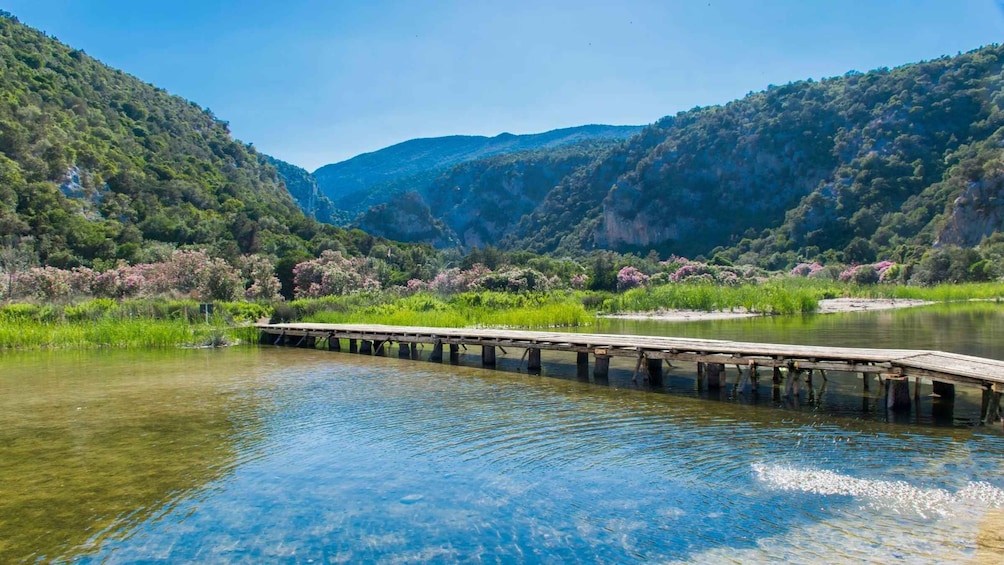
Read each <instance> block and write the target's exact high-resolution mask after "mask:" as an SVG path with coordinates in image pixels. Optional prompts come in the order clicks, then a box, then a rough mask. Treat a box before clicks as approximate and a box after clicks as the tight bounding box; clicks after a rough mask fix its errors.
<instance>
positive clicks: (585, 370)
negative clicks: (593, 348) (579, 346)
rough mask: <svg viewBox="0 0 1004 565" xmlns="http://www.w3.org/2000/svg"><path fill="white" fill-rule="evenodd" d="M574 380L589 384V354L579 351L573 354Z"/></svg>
mask: <svg viewBox="0 0 1004 565" xmlns="http://www.w3.org/2000/svg"><path fill="white" fill-rule="evenodd" d="M575 378H577V379H579V380H580V381H583V382H589V354H588V353H585V352H583V351H579V352H577V353H576V354H575Z"/></svg>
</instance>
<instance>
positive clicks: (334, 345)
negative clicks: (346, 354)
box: [328, 332, 342, 351]
mask: <svg viewBox="0 0 1004 565" xmlns="http://www.w3.org/2000/svg"><path fill="white" fill-rule="evenodd" d="M341 350H342V340H340V339H338V338H337V337H335V334H334V332H332V333H330V334H328V351H341Z"/></svg>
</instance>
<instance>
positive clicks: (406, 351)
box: [397, 343, 411, 359]
mask: <svg viewBox="0 0 1004 565" xmlns="http://www.w3.org/2000/svg"><path fill="white" fill-rule="evenodd" d="M397 357H398V359H408V358H409V357H411V344H408V343H398V344H397Z"/></svg>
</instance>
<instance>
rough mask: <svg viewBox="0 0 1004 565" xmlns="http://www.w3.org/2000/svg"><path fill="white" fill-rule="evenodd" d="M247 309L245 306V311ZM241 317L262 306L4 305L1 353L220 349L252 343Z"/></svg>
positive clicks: (108, 302) (143, 302)
mask: <svg viewBox="0 0 1004 565" xmlns="http://www.w3.org/2000/svg"><path fill="white" fill-rule="evenodd" d="M249 305H250V306H249ZM231 310H233V311H235V312H240V313H242V315H246V316H254V315H257V314H264V313H267V311H268V310H267V309H266V308H265V307H264V306H260V305H254V304H252V303H243V304H240V305H236V306H234V307H232V308H231V307H229V306H228V305H225V304H220V305H219V310H218V311H216V312H215V313H214V314H213V315H212V316H209V320H208V323H207V321H206V316H205V314H202V313H200V312H199V305H198V303H196V302H194V301H155V300H138V301H123V302H117V301H114V300H106V299H99V300H92V301H88V302H83V303H80V304H65V305H54V304H27V303H25V304H8V305H5V306H3V307H0V350H4V349H93V348H102V347H114V348H130V347H143V348H161V347H202V346H221V345H228V344H233V343H241V342H253V341H254V340H255V339H256V335H257V334H256V332H254V331H253V329H252V328H250V327H249V326H248V325H247V324H246V321H247V320H246V319H245V318H241V317H237V318H235V317H234V316H233V315H231V314H230V313H229V312H230V311H231Z"/></svg>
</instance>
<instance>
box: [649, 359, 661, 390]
mask: <svg viewBox="0 0 1004 565" xmlns="http://www.w3.org/2000/svg"><path fill="white" fill-rule="evenodd" d="M647 363H648V382H649V384H651V385H652V386H662V359H648V360H647Z"/></svg>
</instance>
